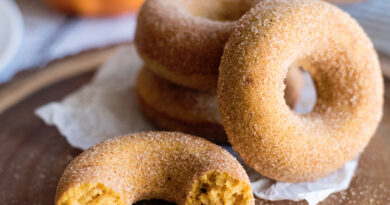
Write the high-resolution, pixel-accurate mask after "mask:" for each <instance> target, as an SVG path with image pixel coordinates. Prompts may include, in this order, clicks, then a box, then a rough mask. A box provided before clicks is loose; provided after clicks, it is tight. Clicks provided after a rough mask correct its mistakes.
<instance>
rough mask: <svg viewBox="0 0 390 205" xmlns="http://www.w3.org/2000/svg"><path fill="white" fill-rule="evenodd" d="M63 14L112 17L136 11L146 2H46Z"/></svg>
mask: <svg viewBox="0 0 390 205" xmlns="http://www.w3.org/2000/svg"><path fill="white" fill-rule="evenodd" d="M45 1H46V3H48V4H49V5H50V6H51V7H53V8H54V9H56V10H59V11H61V12H65V13H69V14H75V15H80V16H89V17H97V16H111V15H118V14H122V13H126V12H130V11H136V10H137V9H138V8H139V6H140V5H141V4H142V3H143V1H144V0H45Z"/></svg>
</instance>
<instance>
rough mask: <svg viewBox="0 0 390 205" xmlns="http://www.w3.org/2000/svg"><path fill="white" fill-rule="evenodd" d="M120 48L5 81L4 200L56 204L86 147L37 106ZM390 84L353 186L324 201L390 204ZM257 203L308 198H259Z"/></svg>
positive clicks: (0, 127)
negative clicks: (72, 141) (61, 183)
mask: <svg viewBox="0 0 390 205" xmlns="http://www.w3.org/2000/svg"><path fill="white" fill-rule="evenodd" d="M114 49H115V47H112V48H108V49H104V50H97V51H90V52H86V53H83V54H80V55H78V56H75V57H71V58H68V59H65V60H61V61H58V62H55V63H52V64H50V65H49V66H48V67H47V68H44V69H40V70H34V71H29V72H25V73H22V74H20V75H18V76H17V77H16V79H15V80H14V81H12V82H10V83H8V84H6V85H2V86H0V204H7V205H12V204H15V205H16V204H17V205H19V204H29V205H30V204H37V205H38V204H42V205H45V204H53V201H54V195H55V189H56V186H57V181H58V179H59V177H60V176H61V173H62V171H63V170H64V168H65V166H66V164H67V163H68V162H69V161H70V160H71V159H72V158H73V157H75V156H76V155H78V154H79V153H80V152H81V151H80V150H78V149H74V148H72V147H70V145H69V144H68V143H67V142H66V141H65V139H64V138H63V137H62V136H61V135H60V133H59V132H58V131H57V129H56V128H55V127H49V126H47V125H45V124H44V123H43V122H42V121H41V120H40V119H39V118H38V117H36V116H35V115H34V110H35V108H37V107H39V106H41V105H43V104H45V103H47V102H51V101H55V100H61V99H62V98H63V97H64V96H66V95H67V94H69V93H70V92H72V91H74V90H76V89H78V88H79V87H80V86H82V85H84V84H85V83H87V82H88V81H89V80H90V79H91V77H92V75H93V73H94V70H95V69H96V68H97V66H98V65H100V64H101V63H102V62H104V60H105V59H106V58H107V57H108V56H109V55H110V54H112V52H113V50H114ZM387 65H388V64H387ZM388 68H390V67H388ZM386 87H387V89H386V101H385V108H384V110H385V114H384V117H383V120H382V122H381V124H380V127H379V129H378V132H377V133H376V135H375V137H374V138H373V139H372V141H371V143H370V144H369V146H368V147H367V149H366V150H365V152H364V153H363V155H362V156H361V159H360V163H359V167H358V169H357V172H356V175H355V177H354V179H353V181H352V184H351V187H350V188H349V189H348V190H347V191H344V192H341V193H336V194H333V195H331V196H330V197H328V199H326V200H325V201H324V202H322V203H321V204H390V82H389V81H386ZM138 204H167V203H165V202H161V201H148V202H140V203H138ZM256 204H305V202H299V203H296V202H290V201H282V202H269V201H264V200H260V199H257V200H256Z"/></svg>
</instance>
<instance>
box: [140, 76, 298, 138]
mask: <svg viewBox="0 0 390 205" xmlns="http://www.w3.org/2000/svg"><path fill="white" fill-rule="evenodd" d="M285 83H286V85H287V86H286V92H285V95H286V96H285V98H286V102H287V104H288V105H291V107H294V106H295V103H296V101H297V99H298V97H299V94H300V92H301V89H302V85H303V79H302V74H301V71H300V70H299V69H298V68H294V69H291V71H290V72H288V75H287V77H286V80H285ZM136 91H137V94H138V98H139V101H140V105H141V108H142V109H143V111H144V113H145V114H146V115H147V117H148V118H149V119H151V120H152V121H153V122H154V123H155V124H156V125H157V126H158V127H160V128H163V129H167V130H170V131H181V132H185V133H189V134H194V135H198V136H201V137H204V138H206V139H208V140H210V141H213V142H216V143H226V142H227V137H226V134H225V130H224V128H223V126H222V123H221V119H220V115H219V111H218V102H217V94H216V93H215V92H205V91H198V90H193V89H189V88H184V87H181V86H178V85H175V84H172V83H171V82H169V81H167V80H164V79H162V78H159V77H158V76H156V75H155V74H153V72H151V71H150V70H149V69H147V68H142V69H141V71H140V72H139V74H138V77H137V82H136Z"/></svg>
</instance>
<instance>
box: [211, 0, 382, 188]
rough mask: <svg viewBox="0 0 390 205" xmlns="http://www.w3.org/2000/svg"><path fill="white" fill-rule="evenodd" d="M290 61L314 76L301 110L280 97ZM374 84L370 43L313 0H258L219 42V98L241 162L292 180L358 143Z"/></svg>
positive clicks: (373, 110)
mask: <svg viewBox="0 0 390 205" xmlns="http://www.w3.org/2000/svg"><path fill="white" fill-rule="evenodd" d="M291 65H297V66H302V67H303V68H304V69H306V70H307V71H308V72H309V73H310V74H311V76H312V78H313V81H314V84H315V87H316V90H317V102H316V104H315V107H314V109H313V111H312V112H310V113H308V114H303V115H299V114H297V113H294V112H293V111H292V110H291V109H290V108H289V107H288V106H287V105H286V103H285V101H284V99H283V89H284V84H283V78H284V76H285V75H286V72H287V68H288V67H290V66H291ZM383 90H384V89H383V78H382V75H381V70H380V67H379V63H378V57H377V54H376V52H375V49H374V48H373V45H372V43H371V41H370V39H369V38H368V37H367V35H366V34H365V32H364V31H363V29H362V28H361V27H360V26H359V24H358V23H357V22H356V21H355V20H354V19H352V18H351V17H350V16H349V15H348V14H346V13H345V12H343V11H341V10H340V9H338V8H337V7H335V6H332V5H331V4H329V3H326V2H323V1H317V0H305V1H302V0H263V1H261V2H260V3H259V4H258V5H256V7H254V8H253V9H251V10H250V11H249V12H248V13H246V14H245V15H244V16H243V17H242V18H241V19H240V21H239V23H238V24H237V26H236V27H235V29H234V31H233V32H232V36H231V38H230V39H229V42H228V43H227V45H226V47H225V51H224V55H223V57H222V61H221V66H220V74H219V81H218V101H219V109H220V112H221V118H222V123H223V125H224V127H225V130H226V133H227V135H228V138H229V141H230V143H231V144H232V145H233V148H234V149H235V150H236V151H237V152H238V153H239V154H240V155H241V157H242V158H243V159H244V161H245V162H246V163H247V164H248V165H250V166H251V167H252V168H254V169H255V170H257V171H258V172H260V173H261V174H262V175H265V176H267V177H270V178H273V179H276V180H278V181H286V182H301V181H311V180H314V179H317V178H320V177H324V176H327V175H329V174H330V173H332V172H333V171H335V170H337V169H339V168H340V167H341V166H343V164H344V163H345V162H346V161H348V160H351V159H353V158H354V157H355V156H356V155H357V154H359V153H360V152H362V151H363V149H364V148H365V146H366V145H367V143H368V142H369V141H370V139H371V137H372V136H373V134H374V133H375V131H376V128H377V126H378V123H379V121H380V119H381V116H382V106H383V94H384V91H383Z"/></svg>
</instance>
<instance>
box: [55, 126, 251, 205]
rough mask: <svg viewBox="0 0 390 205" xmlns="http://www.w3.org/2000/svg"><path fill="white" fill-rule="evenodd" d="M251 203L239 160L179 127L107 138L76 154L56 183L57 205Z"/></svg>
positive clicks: (216, 204) (245, 178)
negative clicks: (180, 130)
mask: <svg viewBox="0 0 390 205" xmlns="http://www.w3.org/2000/svg"><path fill="white" fill-rule="evenodd" d="M146 199H163V200H166V201H169V202H174V203H177V204H196V205H198V204H199V205H200V204H205V205H206V204H213V205H218V204H232V205H233V204H235V205H236V204H243V205H244V204H245V205H252V204H254V199H253V195H252V190H251V187H250V182H249V179H248V176H247V175H246V173H245V170H244V169H243V168H242V166H241V165H240V163H239V162H238V161H237V160H236V159H235V158H234V157H233V156H232V155H231V154H229V153H228V152H227V151H225V150H224V149H222V148H221V147H219V146H217V145H215V144H212V143H210V142H208V141H207V140H204V139H202V138H199V137H194V136H191V135H186V134H182V133H177V132H143V133H138V134H130V135H127V136H122V137H118V138H113V139H109V140H106V141H104V142H102V143H100V144H98V145H96V146H93V147H92V148H90V149H88V150H87V151H85V152H83V153H82V154H81V155H79V156H78V157H76V158H75V159H74V160H72V161H71V162H70V164H69V165H68V166H67V167H66V169H65V171H64V173H63V175H62V177H61V179H60V181H59V184H58V187H57V193H56V204H57V205H72V204H118V205H120V204H123V205H124V204H132V203H134V202H136V201H140V200H146Z"/></svg>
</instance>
